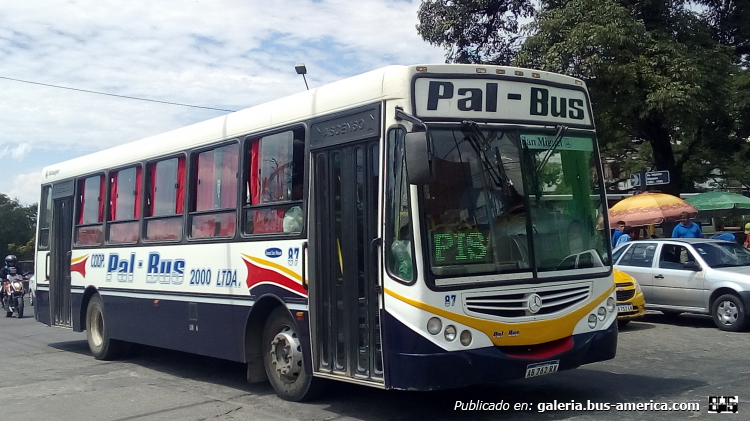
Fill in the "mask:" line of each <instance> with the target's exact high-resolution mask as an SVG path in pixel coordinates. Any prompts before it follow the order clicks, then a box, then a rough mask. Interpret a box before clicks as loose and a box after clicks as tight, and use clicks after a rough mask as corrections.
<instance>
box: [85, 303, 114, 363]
mask: <svg viewBox="0 0 750 421" xmlns="http://www.w3.org/2000/svg"><path fill="white" fill-rule="evenodd" d="M86 339H87V340H88V342H89V349H90V350H91V353H92V354H93V355H94V358H96V359H97V360H104V361H110V360H114V359H116V358H117V357H119V356H120V354H121V353H122V350H123V343H122V342H120V341H117V340H115V339H111V338H110V337H109V330H108V329H107V319H106V318H105V316H104V304H103V302H102V297H101V296H99V294H96V295H94V296H92V297H91V300H90V301H89V305H88V307H87V308H86Z"/></svg>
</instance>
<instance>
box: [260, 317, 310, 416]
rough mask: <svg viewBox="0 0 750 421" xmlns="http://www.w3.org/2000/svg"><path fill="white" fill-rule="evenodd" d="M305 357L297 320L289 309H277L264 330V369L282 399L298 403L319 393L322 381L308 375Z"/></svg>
mask: <svg viewBox="0 0 750 421" xmlns="http://www.w3.org/2000/svg"><path fill="white" fill-rule="evenodd" d="M305 357H306V356H305V350H304V347H303V346H302V342H301V340H300V338H299V334H298V332H297V325H296V324H295V323H294V320H292V318H291V316H290V315H289V312H288V311H287V309H286V308H284V307H277V308H275V309H274V310H273V311H272V312H271V314H270V315H269V316H268V321H267V322H266V326H265V328H264V329H263V366H264V367H265V369H266V375H267V376H268V380H269V381H270V382H271V386H273V389H274V390H275V391H276V394H277V395H278V396H279V397H280V398H282V399H284V400H287V401H292V402H299V401H302V400H306V399H311V398H313V397H314V396H315V395H317V393H318V392H319V390H320V381H319V380H320V379H314V378H313V376H312V373H308V372H307V370H306V369H305Z"/></svg>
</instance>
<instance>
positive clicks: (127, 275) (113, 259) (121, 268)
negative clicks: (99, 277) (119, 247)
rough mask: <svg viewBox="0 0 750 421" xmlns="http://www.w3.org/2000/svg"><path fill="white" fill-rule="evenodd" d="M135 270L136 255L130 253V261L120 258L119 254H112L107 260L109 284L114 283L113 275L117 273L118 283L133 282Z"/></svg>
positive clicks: (107, 279)
mask: <svg viewBox="0 0 750 421" xmlns="http://www.w3.org/2000/svg"><path fill="white" fill-rule="evenodd" d="M134 268H135V253H130V259H127V258H123V259H121V258H120V255H118V254H117V253H110V254H109V259H107V277H106V281H107V282H112V274H113V273H115V272H116V273H117V282H133V270H134Z"/></svg>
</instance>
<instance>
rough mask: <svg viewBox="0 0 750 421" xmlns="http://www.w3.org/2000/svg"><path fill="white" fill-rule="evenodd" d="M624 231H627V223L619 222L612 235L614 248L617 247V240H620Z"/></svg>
mask: <svg viewBox="0 0 750 421" xmlns="http://www.w3.org/2000/svg"><path fill="white" fill-rule="evenodd" d="M624 229H625V222H623V221H617V227H616V228H615V230H614V232H613V233H612V248H615V246H616V245H617V240H619V239H620V236H621V235H622V232H623V230H624Z"/></svg>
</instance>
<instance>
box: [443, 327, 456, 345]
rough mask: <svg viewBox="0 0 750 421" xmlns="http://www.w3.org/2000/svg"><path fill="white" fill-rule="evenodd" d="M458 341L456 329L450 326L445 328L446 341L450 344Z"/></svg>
mask: <svg viewBox="0 0 750 421" xmlns="http://www.w3.org/2000/svg"><path fill="white" fill-rule="evenodd" d="M454 339H456V327H455V326H453V325H448V326H446V327H445V340H446V341H448V342H453V340H454Z"/></svg>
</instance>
